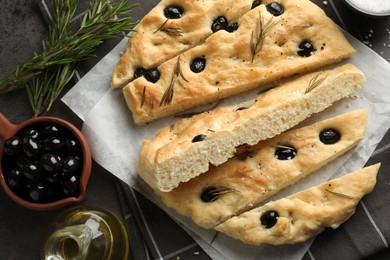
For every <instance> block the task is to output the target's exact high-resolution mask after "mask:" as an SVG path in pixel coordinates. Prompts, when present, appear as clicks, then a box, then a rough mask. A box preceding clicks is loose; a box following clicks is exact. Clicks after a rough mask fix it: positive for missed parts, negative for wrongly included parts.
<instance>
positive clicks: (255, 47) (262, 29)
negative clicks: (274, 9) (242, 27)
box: [250, 12, 278, 62]
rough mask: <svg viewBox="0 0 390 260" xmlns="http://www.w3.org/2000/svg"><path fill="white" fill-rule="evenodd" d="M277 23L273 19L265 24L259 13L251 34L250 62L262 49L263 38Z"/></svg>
mask: <svg viewBox="0 0 390 260" xmlns="http://www.w3.org/2000/svg"><path fill="white" fill-rule="evenodd" d="M277 23H278V21H274V20H273V17H271V18H270V19H268V20H267V21H266V22H265V21H264V17H263V15H262V14H261V12H259V18H258V20H257V23H256V27H255V30H254V31H252V33H251V40H250V48H251V52H252V62H253V60H254V59H255V56H256V54H258V53H259V52H260V51H261V49H262V48H263V45H264V40H265V38H266V37H267V35H268V34H269V32H270V31H271V29H272V28H273V27H274V26H275V25H276V24H277Z"/></svg>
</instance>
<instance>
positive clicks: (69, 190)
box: [62, 175, 79, 196]
mask: <svg viewBox="0 0 390 260" xmlns="http://www.w3.org/2000/svg"><path fill="white" fill-rule="evenodd" d="M62 191H63V193H64V194H65V195H67V196H76V195H77V194H78V192H79V180H78V178H77V177H76V176H74V175H73V176H71V177H69V178H66V179H65V180H64V183H63V187H62Z"/></svg>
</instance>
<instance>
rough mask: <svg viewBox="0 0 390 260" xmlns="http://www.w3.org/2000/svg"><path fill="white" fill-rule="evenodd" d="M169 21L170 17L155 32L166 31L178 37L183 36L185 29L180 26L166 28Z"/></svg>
mask: <svg viewBox="0 0 390 260" xmlns="http://www.w3.org/2000/svg"><path fill="white" fill-rule="evenodd" d="M168 21H169V19H166V20H165V21H164V22H163V23H162V24H161V26H160V27H159V28H158V29H157V30H156V31H154V32H153V33H156V32H158V31H161V32H165V33H166V34H168V35H170V36H176V37H180V36H183V31H182V30H181V29H180V28H177V27H173V28H166V27H165V25H166V24H167V22H168Z"/></svg>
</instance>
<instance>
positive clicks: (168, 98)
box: [160, 56, 188, 106]
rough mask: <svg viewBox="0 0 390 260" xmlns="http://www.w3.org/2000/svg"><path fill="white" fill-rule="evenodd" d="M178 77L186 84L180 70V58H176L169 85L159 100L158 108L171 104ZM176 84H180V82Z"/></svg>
mask: <svg viewBox="0 0 390 260" xmlns="http://www.w3.org/2000/svg"><path fill="white" fill-rule="evenodd" d="M179 77H181V78H182V79H183V80H184V81H185V82H188V80H187V79H186V78H185V77H184V74H183V71H182V70H181V66H180V56H179V57H178V58H177V62H176V64H175V68H174V69H173V73H172V79H171V83H170V84H169V86H168V88H167V89H166V90H165V92H164V95H163V96H162V98H161V101H160V106H162V105H164V106H166V105H169V104H170V103H171V102H172V99H173V90H174V86H175V83H176V80H178V79H179ZM178 82H179V83H180V84H182V83H181V82H180V80H179V81H178Z"/></svg>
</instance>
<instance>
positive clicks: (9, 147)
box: [4, 136, 23, 155]
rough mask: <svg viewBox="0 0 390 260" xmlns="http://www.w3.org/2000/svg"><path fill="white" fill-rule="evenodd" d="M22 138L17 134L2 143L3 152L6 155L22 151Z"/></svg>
mask: <svg viewBox="0 0 390 260" xmlns="http://www.w3.org/2000/svg"><path fill="white" fill-rule="evenodd" d="M22 146H23V143H22V139H20V138H19V137H17V136H13V137H11V138H9V139H7V141H5V143H4V153H6V154H8V155H17V154H19V153H20V152H21V151H22Z"/></svg>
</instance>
